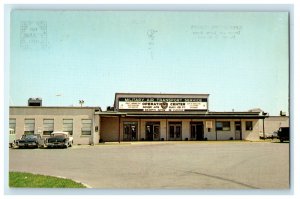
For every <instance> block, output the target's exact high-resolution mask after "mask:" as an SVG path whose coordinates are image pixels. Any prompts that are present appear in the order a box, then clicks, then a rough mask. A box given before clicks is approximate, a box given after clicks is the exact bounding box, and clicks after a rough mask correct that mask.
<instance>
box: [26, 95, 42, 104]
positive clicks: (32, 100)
mask: <svg viewBox="0 0 300 199" xmlns="http://www.w3.org/2000/svg"><path fill="white" fill-rule="evenodd" d="M28 106H42V98H40V97H38V98H29V99H28Z"/></svg>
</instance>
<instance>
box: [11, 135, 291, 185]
mask: <svg viewBox="0 0 300 199" xmlns="http://www.w3.org/2000/svg"><path fill="white" fill-rule="evenodd" d="M9 159H10V161H9V163H10V165H9V169H10V171H24V172H32V173H38V174H45V175H54V176H64V177H67V178H71V179H74V180H77V181H81V182H83V183H86V184H88V185H90V186H91V187H93V188H159V189H160V188H196V189H211V188H213V189H224V188H225V189H226V188H229V189H257V188H259V189H288V188H289V144H288V143H265V142H257V143H254V142H234V141H232V142H181V143H175V142H174V143H172V142H171V143H170V142H158V143H150V144H149V143H146V142H145V143H144V142H139V143H132V144H129V143H127V144H120V145H116V144H115V145H108V144H105V145H98V146H74V147H72V148H69V149H10V151H9Z"/></svg>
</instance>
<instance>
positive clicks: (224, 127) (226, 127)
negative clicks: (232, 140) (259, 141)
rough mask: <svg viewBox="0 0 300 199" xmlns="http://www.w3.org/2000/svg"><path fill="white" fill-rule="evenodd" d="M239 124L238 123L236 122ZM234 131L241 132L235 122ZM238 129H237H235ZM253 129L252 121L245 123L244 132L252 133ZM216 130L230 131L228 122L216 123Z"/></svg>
mask: <svg viewBox="0 0 300 199" xmlns="http://www.w3.org/2000/svg"><path fill="white" fill-rule="evenodd" d="M238 123H239V124H240V122H238ZM235 126H236V130H241V129H240V125H237V122H236V125H235ZM237 127H239V129H237ZM252 129H253V123H252V121H246V131H252ZM216 130H217V131H230V130H231V128H230V122H229V121H224V122H216Z"/></svg>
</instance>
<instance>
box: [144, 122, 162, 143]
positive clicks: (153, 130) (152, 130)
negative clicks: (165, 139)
mask: <svg viewBox="0 0 300 199" xmlns="http://www.w3.org/2000/svg"><path fill="white" fill-rule="evenodd" d="M159 139H160V123H159V122H146V140H148V141H153V140H155V141H158V140H159Z"/></svg>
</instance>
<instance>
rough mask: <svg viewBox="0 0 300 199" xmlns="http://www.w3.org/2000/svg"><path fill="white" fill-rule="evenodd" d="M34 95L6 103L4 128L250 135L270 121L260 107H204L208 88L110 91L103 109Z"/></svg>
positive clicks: (104, 136) (90, 140)
mask: <svg viewBox="0 0 300 199" xmlns="http://www.w3.org/2000/svg"><path fill="white" fill-rule="evenodd" d="M31 101H34V100H32V99H31ZM36 101H37V102H36ZM36 101H34V103H28V106H10V111H9V128H11V129H14V130H15V132H16V137H17V138H19V137H21V136H22V135H23V134H33V133H39V134H41V135H42V137H48V136H49V135H50V134H51V132H53V131H68V132H70V134H71V135H72V136H73V138H74V144H97V143H99V141H104V142H111V141H143V140H148V141H173V140H174V141H175V140H253V141H254V140H259V139H260V138H259V137H260V135H261V134H262V133H264V132H265V129H266V130H267V129H268V128H269V126H272V125H273V126H274V124H273V123H272V122H271V120H270V122H271V123H270V124H269V123H268V122H267V121H265V119H266V118H268V116H267V115H265V114H264V113H263V112H262V111H261V110H259V111H256V110H254V111H253V110H251V111H244V112H235V111H232V112H213V111H209V95H208V94H158V93H116V94H115V100H114V105H113V106H112V107H108V108H107V110H106V111H102V110H101V108H100V107H84V106H83V107H73V106H70V107H57V106H55V107H49V106H42V103H41V100H40V103H38V101H39V100H36ZM262 124H263V125H262ZM275 126H276V125H275ZM276 128H277V126H276Z"/></svg>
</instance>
